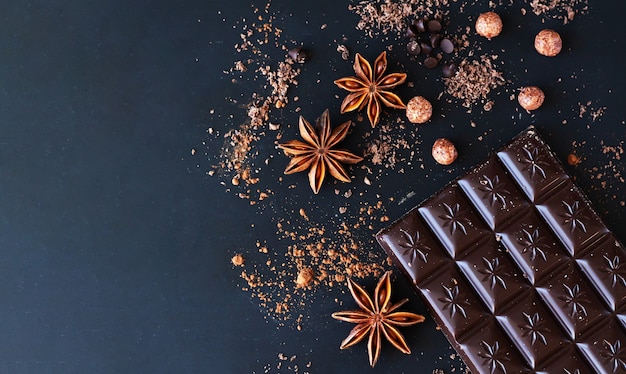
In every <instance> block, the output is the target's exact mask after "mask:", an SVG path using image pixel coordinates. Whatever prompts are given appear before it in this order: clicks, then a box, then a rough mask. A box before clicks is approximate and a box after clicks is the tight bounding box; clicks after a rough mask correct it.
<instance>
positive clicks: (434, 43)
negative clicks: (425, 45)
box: [430, 34, 441, 48]
mask: <svg viewBox="0 0 626 374" xmlns="http://www.w3.org/2000/svg"><path fill="white" fill-rule="evenodd" d="M439 43H441V35H439V34H432V35H431V36H430V46H431V47H433V48H439Z"/></svg>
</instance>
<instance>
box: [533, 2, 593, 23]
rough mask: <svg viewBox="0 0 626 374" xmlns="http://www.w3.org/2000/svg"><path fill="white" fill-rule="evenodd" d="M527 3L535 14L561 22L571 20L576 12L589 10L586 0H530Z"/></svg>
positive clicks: (582, 12)
mask: <svg viewBox="0 0 626 374" xmlns="http://www.w3.org/2000/svg"><path fill="white" fill-rule="evenodd" d="M526 2H527V3H528V0H526ZM528 4H529V5H530V7H531V10H532V12H533V13H535V14H536V15H538V16H544V17H548V18H555V19H561V20H562V21H563V24H566V23H568V22H570V21H572V20H573V19H574V17H575V16H576V14H585V13H587V12H588V10H589V7H588V4H587V0H531V1H530V2H529V3H528Z"/></svg>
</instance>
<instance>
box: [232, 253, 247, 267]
mask: <svg viewBox="0 0 626 374" xmlns="http://www.w3.org/2000/svg"><path fill="white" fill-rule="evenodd" d="M245 261H246V259H245V258H244V257H243V256H242V255H241V254H236V255H234V256H233V257H232V258H231V259H230V262H231V263H232V264H233V265H235V266H243V264H244V262H245Z"/></svg>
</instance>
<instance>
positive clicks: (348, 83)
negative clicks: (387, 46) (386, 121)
mask: <svg viewBox="0 0 626 374" xmlns="http://www.w3.org/2000/svg"><path fill="white" fill-rule="evenodd" d="M353 68H354V73H355V74H356V76H352V77H346V78H341V79H337V80H336V81H335V82H334V83H335V84H336V85H337V86H339V87H340V88H343V89H344V90H346V91H348V92H350V94H348V96H346V98H345V99H344V100H343V102H342V103H341V113H346V112H351V111H353V110H357V111H360V110H362V109H363V108H365V106H367V118H368V119H369V121H370V124H371V125H372V127H375V126H376V125H377V124H378V122H379V121H380V112H381V110H382V108H381V106H382V105H385V106H387V107H390V108H395V109H405V108H406V105H405V104H404V103H403V102H402V99H400V97H399V96H398V95H396V94H394V93H393V92H391V91H390V90H391V89H392V88H394V87H396V86H398V85H400V84H402V83H404V81H406V74H404V73H390V74H387V75H384V74H385V70H387V52H386V51H383V52H382V53H381V54H380V55H379V56H378V57H377V58H376V61H374V67H373V68H372V66H371V65H370V63H369V62H367V60H366V59H364V58H363V56H361V55H360V54H359V53H357V54H356V56H355V58H354V65H353Z"/></svg>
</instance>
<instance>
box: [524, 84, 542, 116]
mask: <svg viewBox="0 0 626 374" xmlns="http://www.w3.org/2000/svg"><path fill="white" fill-rule="evenodd" d="M545 97H546V96H545V95H544V94H543V91H541V88H539V87H536V86H530V87H524V88H522V90H521V91H520V93H519V95H517V101H518V102H519V105H521V106H522V108H524V109H526V110H528V111H531V110H535V109H538V108H539V107H540V106H541V105H542V104H543V100H544V99H545Z"/></svg>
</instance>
